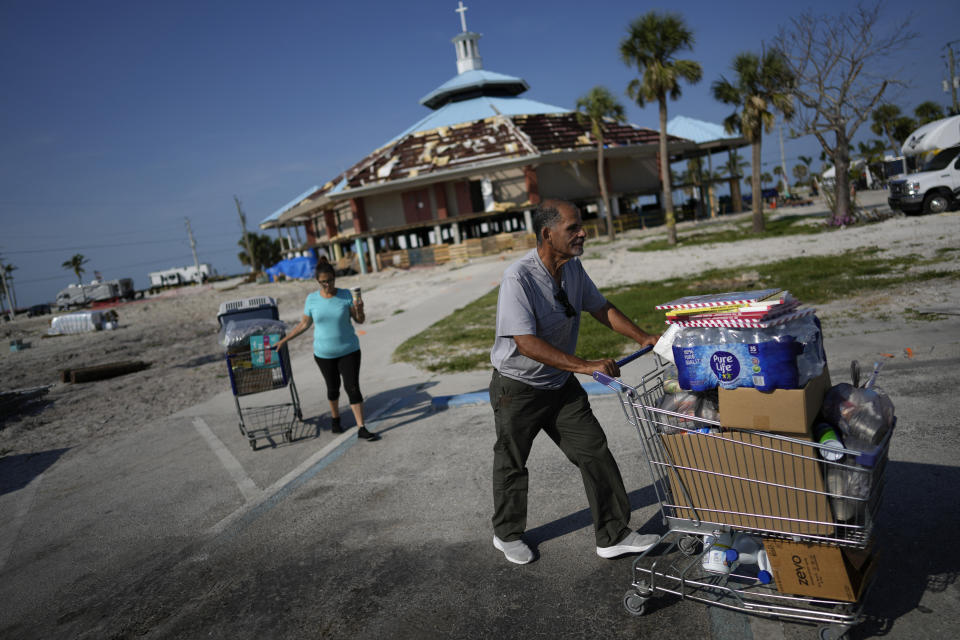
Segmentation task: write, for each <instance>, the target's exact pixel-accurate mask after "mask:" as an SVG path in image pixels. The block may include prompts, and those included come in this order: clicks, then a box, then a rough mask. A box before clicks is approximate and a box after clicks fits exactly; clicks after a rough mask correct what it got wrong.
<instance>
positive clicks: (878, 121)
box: [870, 104, 917, 152]
mask: <svg viewBox="0 0 960 640" xmlns="http://www.w3.org/2000/svg"><path fill="white" fill-rule="evenodd" d="M871 117H872V118H873V123H871V125H870V131H872V132H873V133H875V134H876V135H878V136H886V137H887V140H889V141H890V148H891V149H893V150H894V151H896V152H899V151H900V147H901V145H902V144H903V141H904V140H906V139H907V137H909V136H910V134H911V133H913V130H914V129H916V128H917V123H916V122H914V120H913V118H910V117H908V116H905V115H902V114H901V113H900V107H898V106H897V105H895V104H881V105H880V106H879V107H877V108H876V109H874V110H873V113H872V114H871Z"/></svg>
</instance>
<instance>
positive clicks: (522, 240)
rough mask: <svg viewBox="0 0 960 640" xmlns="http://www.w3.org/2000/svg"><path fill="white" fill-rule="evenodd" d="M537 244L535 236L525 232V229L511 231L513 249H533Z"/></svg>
mask: <svg viewBox="0 0 960 640" xmlns="http://www.w3.org/2000/svg"><path fill="white" fill-rule="evenodd" d="M536 246H537V236H535V235H533V234H532V233H527V232H526V231H514V232H513V250H514V251H522V250H525V249H533V248H534V247H536Z"/></svg>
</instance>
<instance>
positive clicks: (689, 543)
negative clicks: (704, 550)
mask: <svg viewBox="0 0 960 640" xmlns="http://www.w3.org/2000/svg"><path fill="white" fill-rule="evenodd" d="M677 547H678V548H679V549H680V553H682V554H683V555H685V556H695V555H697V551H699V547H700V538H698V537H696V536H683V537H682V538H680V539H679V540H677Z"/></svg>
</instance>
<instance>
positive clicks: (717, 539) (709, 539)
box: [702, 531, 732, 573]
mask: <svg viewBox="0 0 960 640" xmlns="http://www.w3.org/2000/svg"><path fill="white" fill-rule="evenodd" d="M731 540H732V536H731V535H730V534H729V533H727V532H725V531H724V532H722V533H721V532H719V531H715V532H714V535H708V536H704V537H703V546H704V549H706V551H705V552H704V554H703V560H702V563H703V568H704V569H706V570H707V571H711V572H713V573H730V563H728V562H727V551H730V550H731V546H732V542H731Z"/></svg>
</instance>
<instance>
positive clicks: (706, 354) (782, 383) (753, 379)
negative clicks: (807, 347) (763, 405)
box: [673, 329, 803, 391]
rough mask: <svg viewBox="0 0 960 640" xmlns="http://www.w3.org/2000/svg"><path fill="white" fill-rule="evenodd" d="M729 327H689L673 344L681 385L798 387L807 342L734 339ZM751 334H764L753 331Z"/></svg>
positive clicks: (691, 387)
mask: <svg viewBox="0 0 960 640" xmlns="http://www.w3.org/2000/svg"><path fill="white" fill-rule="evenodd" d="M730 333H731V332H730V331H729V330H724V329H694V330H690V329H687V330H686V331H684V335H683V336H681V338H680V339H678V340H677V341H676V342H675V343H674V345H673V356H674V360H675V363H676V365H677V373H678V380H679V383H680V387H681V388H683V389H687V390H690V391H706V390H708V389H714V388H716V387H722V388H724V389H735V388H737V387H755V388H756V389H759V390H760V391H772V390H773V389H797V388H799V387H800V376H799V372H798V369H797V356H798V355H799V354H800V353H802V352H803V345H802V344H800V343H799V342H797V341H796V340H795V339H794V338H793V337H792V336H780V337H779V339H777V340H756V341H752V342H746V341H745V342H732V341H727V340H726V339H727V338H729V337H731V336H730ZM751 333H752V334H753V335H752V336H749V337H748V336H746V335H744V337H745V338H746V339H747V340H749V339H750V338H751V337H753V338H759V337H760V334H757V333H755V332H751Z"/></svg>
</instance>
